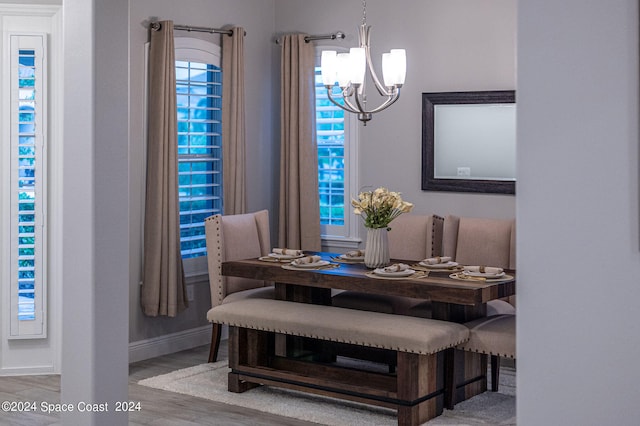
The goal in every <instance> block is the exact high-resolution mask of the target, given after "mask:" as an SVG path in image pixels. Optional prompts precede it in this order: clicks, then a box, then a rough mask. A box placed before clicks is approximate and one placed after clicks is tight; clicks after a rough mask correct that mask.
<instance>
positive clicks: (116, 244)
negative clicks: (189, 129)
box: [61, 0, 129, 425]
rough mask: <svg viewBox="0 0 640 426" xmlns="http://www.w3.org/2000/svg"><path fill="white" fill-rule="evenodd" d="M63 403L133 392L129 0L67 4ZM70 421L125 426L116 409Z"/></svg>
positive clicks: (121, 397)
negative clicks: (130, 349) (130, 361)
mask: <svg viewBox="0 0 640 426" xmlns="http://www.w3.org/2000/svg"><path fill="white" fill-rule="evenodd" d="M63 13H64V52H65V55H64V68H65V80H64V90H65V92H64V119H63V120H64V142H63V144H64V150H63V163H64V164H63V186H64V191H63V195H62V204H63V213H64V219H63V227H64V236H63V241H62V257H63V259H62V266H63V274H62V275H63V307H64V308H65V309H64V310H63V314H62V326H63V330H64V331H63V334H62V376H61V402H62V403H65V404H73V405H74V406H76V407H77V405H76V404H78V403H79V402H89V403H108V404H109V405H110V407H112V408H113V407H114V406H115V401H126V400H127V395H128V368H127V367H128V347H127V342H128V338H127V337H128V333H127V331H128V308H129V303H128V302H129V300H128V294H127V289H128V282H127V278H128V275H129V273H128V268H127V266H128V261H127V258H128V246H129V244H128V227H127V216H128V170H127V169H128V156H127V151H128V142H129V141H128V137H127V121H128V108H127V103H128V98H127V93H128V92H127V91H128V80H127V70H128V63H127V59H128V58H127V40H128V36H127V29H128V19H127V18H128V0H93V1H86V0H64V3H63ZM62 423H63V424H87V425H89V424H91V425H125V424H127V415H126V414H123V413H118V412H115V411H114V410H112V411H109V412H107V413H81V412H79V411H78V410H76V411H74V412H73V413H63V414H62Z"/></svg>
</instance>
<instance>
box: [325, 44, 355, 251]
mask: <svg viewBox="0 0 640 426" xmlns="http://www.w3.org/2000/svg"><path fill="white" fill-rule="evenodd" d="M317 54H318V55H317V57H318V58H319V57H320V56H321V51H320V50H319V51H318V52H317ZM317 62H319V60H317ZM315 87H316V137H317V145H318V191H319V198H320V225H321V230H322V237H323V240H325V241H328V240H334V243H335V241H336V240H341V241H346V240H349V239H351V240H353V239H354V237H355V235H356V229H354V228H355V225H356V224H357V223H356V221H355V220H351V219H352V218H353V215H352V214H351V208H350V206H351V196H352V195H353V194H352V192H353V191H354V189H353V188H356V184H355V180H356V176H357V174H356V167H355V164H356V162H355V159H356V155H355V152H356V139H357V137H356V129H357V124H356V120H355V117H354V115H353V114H350V113H348V112H346V111H344V110H343V109H341V108H339V107H337V106H336V105H334V104H333V103H332V102H331V101H330V100H329V98H328V96H327V89H326V88H325V87H324V86H323V85H322V75H321V73H320V67H319V66H316V68H315ZM333 90H334V91H333V97H334V98H336V99H340V100H341V99H342V98H341V94H340V91H339V89H337V88H334V89H333ZM354 242H355V241H354ZM327 245H333V243H327Z"/></svg>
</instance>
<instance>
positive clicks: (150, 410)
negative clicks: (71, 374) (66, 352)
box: [0, 341, 315, 426]
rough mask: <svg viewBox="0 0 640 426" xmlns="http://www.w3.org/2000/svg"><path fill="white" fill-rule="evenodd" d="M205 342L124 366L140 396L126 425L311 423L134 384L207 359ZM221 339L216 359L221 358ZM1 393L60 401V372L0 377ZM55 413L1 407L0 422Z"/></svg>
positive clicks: (42, 419) (44, 420)
mask: <svg viewBox="0 0 640 426" xmlns="http://www.w3.org/2000/svg"><path fill="white" fill-rule="evenodd" d="M208 351H209V348H208V346H203V347H198V348H195V349H190V350H187V351H183V352H178V353H175V354H170V355H165V356H161V357H158V358H153V359H149V360H145V361H140V362H137V363H133V364H131V365H130V366H129V400H131V401H140V402H141V407H142V409H141V410H140V411H139V412H133V413H130V415H129V424H130V425H134V426H135V425H163V426H164V425H175V426H182V425H188V426H195V425H216V426H218V425H229V426H231V425H233V426H235V425H239V426H242V425H252V426H253V425H256V424H260V425H267V426H271V425H273V426H294V425H297V426H304V425H315V423H310V422H304V421H300V420H295V419H290V418H287V417H281V416H276V415H272V414H266V413H263V412H260V411H255V410H250V409H247V408H242V407H236V406H232V405H227V404H221V403H217V402H212V401H209V400H206V399H201V398H195V397H191V396H187V395H181V394H177V393H173V392H167V391H162V390H158V389H152V388H148V387H145V386H140V385H137V384H136V383H137V382H138V381H139V380H142V379H146V378H148V377H153V376H157V375H159V374H165V373H168V372H170V371H174V370H178V369H181V368H186V367H191V366H194V365H198V364H202V363H204V362H206V361H207V357H208V354H209V352H208ZM226 354H227V346H226V341H223V342H222V343H221V346H220V357H219V359H226ZM0 399H2V400H3V401H46V402H51V403H57V402H60V377H59V376H17V377H0ZM58 424H60V418H59V416H56V415H45V414H41V413H21V414H17V413H0V425H12V426H13V425H15V426H22V425H24V426H33V425H35V426H41V425H42V426H45V425H47V426H48V425H58Z"/></svg>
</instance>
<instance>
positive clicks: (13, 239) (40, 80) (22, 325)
mask: <svg viewBox="0 0 640 426" xmlns="http://www.w3.org/2000/svg"><path fill="white" fill-rule="evenodd" d="M9 56H10V61H9V63H10V78H9V81H10V90H9V105H10V107H9V109H10V112H11V114H10V116H11V119H10V144H9V145H10V155H9V156H8V158H9V167H7V169H8V170H9V173H10V175H9V177H8V182H9V186H10V190H9V197H10V201H9V205H10V220H9V222H10V225H9V231H8V235H9V256H8V264H9V268H8V270H9V274H10V279H9V283H10V288H11V290H10V298H11V303H10V317H11V320H10V333H9V335H10V338H43V337H46V273H47V267H46V266H47V265H46V248H47V244H46V232H45V227H46V204H47V198H46V193H47V190H46V175H47V173H46V165H47V159H46V149H45V146H46V140H45V137H46V134H47V131H46V119H45V117H46V112H45V111H46V93H47V87H46V35H44V34H39V35H17V34H16V35H10V36H9Z"/></svg>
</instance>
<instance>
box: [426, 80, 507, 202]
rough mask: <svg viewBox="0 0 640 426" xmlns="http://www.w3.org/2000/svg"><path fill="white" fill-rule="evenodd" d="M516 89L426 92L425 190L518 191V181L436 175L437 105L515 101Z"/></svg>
mask: <svg viewBox="0 0 640 426" xmlns="http://www.w3.org/2000/svg"><path fill="white" fill-rule="evenodd" d="M515 101H516V99H515V91H514V90H499V91H482V92H438V93H423V94H422V190H423V191H450V192H477V193H493V194H515V193H516V183H515V181H502V180H488V179H441V178H436V177H435V138H434V118H435V114H434V105H454V104H497V103H515Z"/></svg>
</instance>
